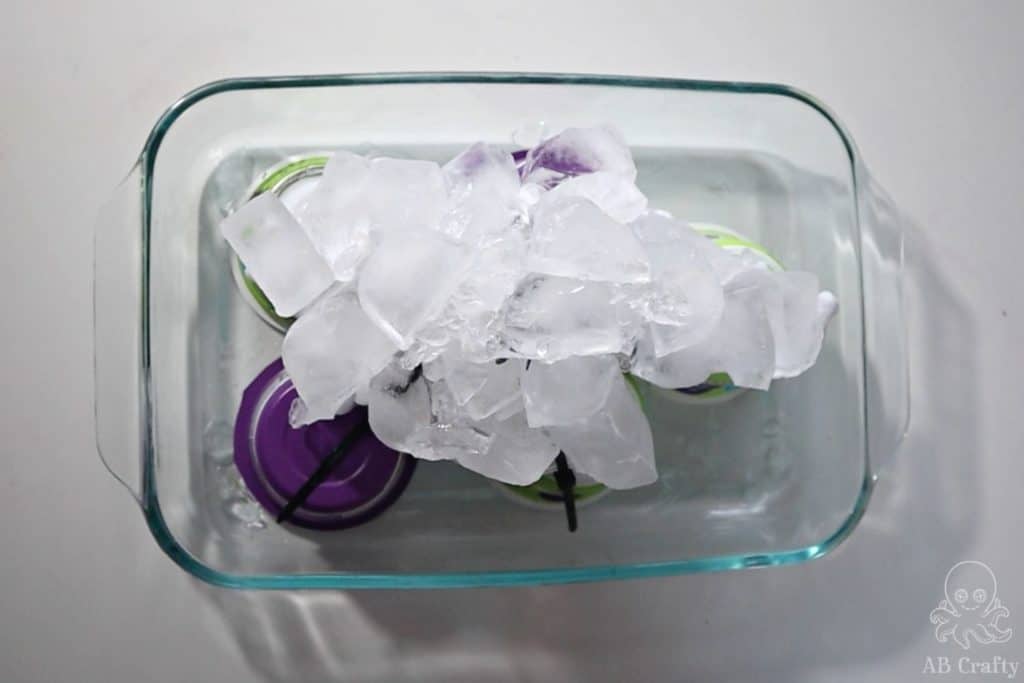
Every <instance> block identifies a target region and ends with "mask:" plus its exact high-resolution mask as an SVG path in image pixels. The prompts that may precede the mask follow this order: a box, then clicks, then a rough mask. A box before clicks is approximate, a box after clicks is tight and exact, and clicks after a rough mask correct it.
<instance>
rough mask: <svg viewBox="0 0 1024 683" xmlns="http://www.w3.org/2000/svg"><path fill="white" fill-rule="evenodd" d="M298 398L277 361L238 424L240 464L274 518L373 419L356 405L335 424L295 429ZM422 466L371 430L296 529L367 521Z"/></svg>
mask: <svg viewBox="0 0 1024 683" xmlns="http://www.w3.org/2000/svg"><path fill="white" fill-rule="evenodd" d="M297 396H298V393H297V392H296V391H295V387H294V386H292V382H291V380H290V379H288V376H287V374H285V371H284V363H282V362H281V360H280V359H278V360H276V361H274V362H273V363H271V364H270V365H268V366H267V367H266V368H265V369H264V370H263V371H262V372H261V373H260V374H259V375H257V377H256V379H254V380H253V381H252V382H251V383H250V384H249V386H248V387H246V389H245V391H244V392H243V393H242V403H241V405H240V406H239V409H238V416H237V417H236V418H235V465H236V466H237V467H238V471H239V473H240V474H241V475H242V480H243V481H244V482H245V485H246V486H247V487H248V488H249V491H250V492H251V493H252V495H253V497H254V498H256V500H257V501H259V503H260V505H262V506H263V507H264V508H266V509H267V510H268V511H269V512H270V513H271V514H272V515H273V516H274V517H276V516H277V514H278V513H279V512H280V511H281V509H282V508H283V507H284V506H285V504H286V502H287V501H288V499H289V498H291V497H292V496H293V495H295V493H296V492H297V491H298V490H299V488H300V487H301V486H302V485H303V484H304V483H305V482H306V480H307V479H309V477H310V475H312V474H313V472H314V471H315V470H316V468H317V466H318V465H319V464H320V461H321V460H322V459H323V458H325V457H326V456H327V455H329V454H330V453H331V452H332V451H333V450H334V449H335V448H336V447H337V446H338V444H340V443H341V441H342V440H343V439H344V438H345V436H346V435H347V434H348V433H349V432H351V431H352V430H353V428H355V427H356V426H358V425H359V424H360V423H361V422H363V421H365V420H366V408H364V407H363V406H355V407H354V408H353V409H352V410H350V411H349V412H347V413H345V414H344V415H339V416H338V417H336V418H334V419H333V420H323V421H320V422H315V423H313V424H311V425H307V426H305V427H300V428H298V429H293V428H292V427H291V425H290V424H289V423H288V413H289V411H290V410H291V406H292V402H293V401H294V400H295V398H296V397H297ZM415 464H416V461H415V459H414V458H412V457H410V456H408V455H405V454H402V453H399V452H397V451H395V450H392V449H390V448H388V447H387V446H385V445H384V444H383V443H381V442H380V441H379V440H378V439H377V438H376V437H375V436H374V435H373V432H371V431H369V430H367V431H366V432H365V434H364V435H363V436H362V437H361V438H359V439H358V440H357V441H356V442H355V443H354V444H353V445H352V446H351V449H350V452H349V453H348V454H346V455H345V457H344V458H343V459H342V462H341V464H340V465H339V466H338V467H337V469H335V471H334V472H332V473H331V474H330V476H328V478H327V480H326V481H324V483H323V484H321V485H320V486H319V487H317V489H316V490H315V491H313V493H311V494H310V495H309V497H308V498H307V499H306V501H305V502H304V503H303V504H302V506H301V507H300V508H298V509H297V510H296V511H295V514H294V515H293V516H292V518H291V519H290V520H289V523H290V524H295V525H298V526H303V527H307V528H310V529H344V528H346V527H351V526H355V525H357V524H362V523H364V522H368V521H369V520H371V519H373V518H374V517H376V516H377V515H379V514H380V513H382V512H383V511H384V510H386V509H387V508H388V507H389V506H390V505H391V504H392V503H394V502H395V500H397V499H398V497H399V496H400V495H401V494H402V491H403V490H404V489H405V487H406V485H407V484H408V483H409V479H410V478H411V476H412V472H413V469H414V468H415Z"/></svg>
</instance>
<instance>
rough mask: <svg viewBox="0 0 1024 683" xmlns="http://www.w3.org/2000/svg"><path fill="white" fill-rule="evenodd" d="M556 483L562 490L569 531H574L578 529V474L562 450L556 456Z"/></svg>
mask: <svg viewBox="0 0 1024 683" xmlns="http://www.w3.org/2000/svg"><path fill="white" fill-rule="evenodd" d="M555 483H556V484H558V490H559V491H561V492H562V502H563V503H564V504H565V519H566V521H568V523H569V531H570V532H574V531H576V475H575V474H574V473H573V471H572V468H571V467H569V461H568V460H566V459H565V453H563V452H561V451H559V453H558V457H557V458H555Z"/></svg>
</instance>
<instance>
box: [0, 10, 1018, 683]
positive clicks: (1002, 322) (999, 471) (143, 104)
mask: <svg viewBox="0 0 1024 683" xmlns="http://www.w3.org/2000/svg"><path fill="white" fill-rule="evenodd" d="M12 4H13V6H12ZM144 4H148V3H139V2H129V1H127V0H117V1H110V0H107V1H103V2H99V1H92V2H86V1H83V2H72V1H71V0H65V1H63V2H59V1H57V0H36V1H35V2H27V1H25V2H14V3H12V2H11V0H6V2H5V3H4V5H5V7H4V11H3V12H2V13H0V16H2V17H3V18H2V20H0V86H2V90H0V93H2V94H0V219H2V220H0V236H2V242H0V292H2V295H3V302H4V308H3V324H2V328H0V329H2V334H0V364H2V375H0V376H2V380H0V387H2V391H3V397H2V398H0V410H2V414H0V425H2V440H0V444H2V446H0V681H3V682H4V683H22V682H28V681H40V682H44V683H61V682H64V681H68V682H73V683H90V682H93V681H95V682H97V683H120V682H122V681H124V682H128V681H132V682H135V681H154V682H157V681H159V682H165V681H167V682H179V681H218V682H220V683H231V682H233V681H252V680H256V681H260V680H268V681H327V680H350V681H387V682H389V683H390V682H392V681H404V680H417V681H419V680H424V681H441V682H444V683H450V682H459V681H466V682H472V683H482V682H489V681H513V680H531V681H543V682H548V681H619V680H629V681H675V680H758V681H821V680H825V681H867V680H871V681H905V680H913V679H916V678H917V677H918V676H919V675H920V672H921V670H922V668H923V666H924V661H925V657H926V656H929V655H931V656H938V655H947V656H953V657H956V656H958V655H959V654H961V653H960V652H959V651H958V650H956V647H955V646H951V645H950V644H948V643H947V644H946V645H940V644H939V643H937V642H936V641H935V638H934V637H933V634H932V629H931V625H930V624H929V623H928V613H929V611H930V610H931V609H932V608H933V607H935V605H936V604H937V602H938V601H939V600H940V598H941V597H942V582H943V578H944V576H945V574H946V571H947V570H948V569H949V567H950V566H951V565H952V564H953V563H954V562H956V561H958V560H960V559H965V558H975V559H979V560H983V561H985V562H987V563H988V564H989V565H990V566H991V567H992V568H993V570H994V571H995V573H996V575H997V576H998V577H999V579H1000V586H999V596H1000V598H1001V599H1002V601H1003V603H1004V604H1005V605H1006V606H1008V607H1009V608H1010V612H1011V618H1010V624H1011V625H1016V626H1017V628H1018V633H1017V635H1016V637H1015V638H1014V639H1013V640H1011V641H1010V642H1009V643H1008V644H1006V645H1004V646H1000V647H996V646H991V647H989V648H977V647H975V648H974V649H972V651H971V653H970V654H971V655H972V656H974V657H976V658H985V657H988V658H991V657H992V656H993V655H995V654H999V655H1000V656H1003V657H1006V658H1009V659H1011V660H1024V553H1022V551H1021V548H1020V543H1021V539H1022V534H1021V528H1022V526H1024V513H1022V510H1024V489H1022V485H1024V464H1022V457H1024V453H1022V452H1021V446H1022V443H1024V439H1022V437H1024V412H1022V410H1021V409H1022V406H1024V403H1022V400H1021V398H1022V389H1021V387H1022V386H1024V362H1022V360H1021V354H1022V349H1024V344H1022V342H1024V304H1022V288H1021V286H1020V284H1019V283H1020V281H1021V278H1022V277H1024V274H1022V273H1021V269H1020V266H1019V263H1020V262H1021V258H1022V255H1024V233H1022V220H1021V219H1022V216H1024V187H1022V181H1024V144H1022V143H1024V129H1022V124H1024V75H1022V69H1024V47H1022V46H1024V40H1022V37H1021V33H1022V28H1024V2H1019V1H1015V0H1009V1H1007V2H996V1H995V0H975V1H974V2H967V1H964V2H938V1H922V2H891V1H890V0H881V1H876V0H871V1H866V0H859V1H858V2H843V3H822V2H811V1H809V2H786V3H781V4H779V3H767V2H764V3H761V2H751V3H749V4H748V3H733V2H725V1H721V0H716V1H715V2H702V3H699V4H693V5H687V4H685V3H680V2H669V1H664V2H645V1H641V0H614V1H613V2H598V1H595V0H590V1H589V2H579V3H572V4H569V3H559V2H541V3H528V2H522V1H520V0H516V1H513V2H501V3H495V4H493V5H491V4H490V3H487V2H484V1H483V0H478V1H477V2H473V3H465V4H455V3H437V2H433V3H431V2H408V3H402V4H395V3H392V4H389V5H388V6H387V7H385V3H374V2H363V3H358V4H356V3H343V2H339V1H338V0H332V1H331V2H308V3H299V2H295V3H290V2H273V3H269V2H267V3H264V2H258V1H256V0H248V1H247V2H219V3H218V2H213V1H211V0H177V1H174V2H163V3H157V4H152V5H149V6H147V7H143V5H144ZM431 69H437V70H444V69H473V70H486V69H497V70H537V71H579V72H599V73H600V72H604V73H626V74H637V75H652V76H653V75H663V76H681V77H690V78H715V79H730V80H733V79H734V80H767V81H781V82H786V83H790V84H793V85H796V86H798V87H801V88H804V89H806V90H809V91H810V92H812V93H814V94H815V95H817V96H819V97H820V98H822V99H823V100H824V101H825V102H826V103H827V104H828V105H830V106H831V107H832V108H833V109H834V110H835V111H836V112H838V114H839V116H840V118H841V119H842V120H843V121H844V122H845V123H846V124H847V126H848V127H849V129H850V131H851V132H852V133H853V136H854V138H855V139H856V140H857V141H858V143H859V145H860V148H861V150H862V152H863V153H864V155H865V157H866V159H867V161H868V163H869V165H870V166H871V167H872V169H873V170H874V172H875V173H876V175H877V177H878V178H879V180H880V181H881V183H882V184H883V185H884V186H885V187H887V188H888V190H889V191H890V193H891V194H892V195H893V197H894V198H895V200H896V201H897V203H899V204H900V205H901V207H902V208H903V209H904V210H905V211H906V212H907V213H908V214H909V215H910V216H911V217H912V218H913V219H914V221H915V223H916V225H917V227H916V229H915V230H914V233H913V234H912V235H911V238H910V243H909V246H908V253H909V258H910V262H911V263H910V268H909V270H908V282H909V285H908V286H909V299H910V304H911V306H912V310H911V313H910V316H909V323H910V348H911V360H912V373H913V402H914V405H913V419H912V430H911V435H910V437H909V439H908V441H907V442H906V444H905V447H904V448H903V450H902V452H901V453H900V454H899V457H898V459H897V460H896V463H895V466H894V467H893V468H892V470H891V471H890V472H889V473H888V476H887V478H886V479H885V480H884V481H883V482H882V483H881V484H880V485H879V487H878V490H877V494H876V496H875V498H874V500H873V501H872V504H871V508H870V510H869V512H868V514H867V517H866V519H865V520H864V521H863V523H862V525H861V527H860V528H859V529H858V530H857V531H856V532H855V533H854V535H853V536H852V538H851V539H850V540H849V541H848V542H847V543H846V544H845V545H843V546H842V547H841V548H840V549H839V550H838V551H837V552H836V553H834V554H833V555H831V556H829V557H827V558H825V559H823V560H820V561H817V562H813V563H810V564H807V565H804V566H801V567H795V568H783V569H765V570H757V571H746V572H739V573H729V574H722V575H712V576H682V577H675V578H668V579H660V580H647V581H633V582H622V583H605V584H591V585H580V586H568V587H544V588H523V589H498V590H464V591H448V592H404V593H398V592H362V593H340V592H331V593H304V594H300V595H288V594H275V593H260V594H250V593H244V592H232V591H225V590H217V589H213V588H209V587H206V586H203V585H200V584H199V583H197V582H196V581H194V580H192V579H190V578H189V577H188V576H186V575H185V574H184V573H183V572H182V571H181V570H179V569H178V568H177V567H176V566H175V565H173V564H172V563H171V562H170V561H169V560H168V559H167V558H166V557H164V556H163V554H162V553H161V552H160V550H159V549H158V548H157V547H156V545H155V544H154V543H153V541H152V540H151V538H150V537H149V534H148V532H147V530H146V528H145V525H144V523H143V520H142V517H141V515H140V514H139V512H138V510H137V509H136V508H135V506H134V505H133V503H132V501H131V500H130V498H129V496H128V495H127V494H126V493H125V492H124V491H123V489H121V488H120V487H119V486H118V485H116V484H115V482H114V481H113V480H112V479H111V478H110V477H109V476H108V475H107V474H106V472H105V471H104V470H103V468H102V467H101V465H100V463H99V460H98V459H97V457H96V455H95V451H94V448H93V426H92V424H93V423H92V399H91V392H92V366H91V355H92V348H91V347H92V344H91V340H90V335H91V331H90V330H91V315H92V313H91V302H90V278H91V274H90V270H91V263H90V262H91V232H92V221H93V218H94V216H95V212H96V208H97V206H98V205H99V204H100V203H101V202H102V201H103V200H104V199H105V198H106V196H107V195H108V193H109V192H110V191H111V190H112V188H113V187H114V186H115V185H116V183H117V182H118V181H119V180H120V179H121V177H122V176H123V174H124V173H125V172H126V171H127V169H128V167H129V166H130V165H131V163H132V161H133V159H134V156H135V154H136V153H137V151H138V149H140V147H141V144H142V142H143V140H144V138H145V136H146V134H147V132H148V130H149V128H150V126H151V125H152V124H153V122H154V121H155V120H156V118H157V116H158V115H159V114H160V112H161V111H162V110H163V109H164V108H165V107H166V106H167V105H169V104H170V103H171V102H172V101H174V100H175V99H176V98H177V97H178V96H180V95H181V94H182V93H184V92H185V91H187V90H189V89H191V88H192V87H194V86H196V85H199V84H201V83H204V82H206V81H209V80H212V79H216V78H221V77H225V76H240V75H270V74H292V73H314V72H318V73H328V72H361V71H378V70H431ZM954 662H955V660H954ZM1018 676H1020V677H1024V671H1022V672H1021V673H1019V674H1018ZM952 678H953V676H947V677H944V679H945V680H950V679H952ZM974 680H980V679H978V678H974Z"/></svg>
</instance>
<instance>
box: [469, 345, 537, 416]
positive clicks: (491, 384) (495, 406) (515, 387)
mask: <svg viewBox="0 0 1024 683" xmlns="http://www.w3.org/2000/svg"><path fill="white" fill-rule="evenodd" d="M482 367H483V368H484V369H485V371H486V379H485V380H484V382H483V384H481V385H480V388H479V389H477V390H476V392H475V393H474V394H473V395H472V396H471V397H470V398H469V400H467V401H466V404H465V410H466V414H467V415H468V416H469V417H470V418H472V419H474V420H482V419H484V418H487V417H490V416H492V415H497V414H501V415H505V414H506V411H507V409H508V408H509V407H511V406H516V405H518V406H519V408H518V410H522V404H523V399H522V393H521V390H520V370H521V368H522V367H523V361H521V360H519V359H514V358H509V359H498V360H496V361H493V362H491V363H487V364H485V365H483V366H482ZM518 410H517V411H515V412H518Z"/></svg>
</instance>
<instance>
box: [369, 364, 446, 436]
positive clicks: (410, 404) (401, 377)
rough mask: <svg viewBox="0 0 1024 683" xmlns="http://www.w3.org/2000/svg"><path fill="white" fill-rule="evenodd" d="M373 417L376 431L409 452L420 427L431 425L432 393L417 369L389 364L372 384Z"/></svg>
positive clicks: (371, 405)
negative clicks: (414, 370)
mask: <svg viewBox="0 0 1024 683" xmlns="http://www.w3.org/2000/svg"><path fill="white" fill-rule="evenodd" d="M368 404H369V420H370V428H371V429H372V430H373V433H374V434H375V435H376V436H377V438H378V439H380V440H381V441H382V442H383V443H384V444H386V445H387V446H389V447H390V448H393V449H395V450H396V451H402V452H408V450H409V449H410V447H411V445H412V441H411V438H412V436H413V434H415V433H416V431H417V430H420V429H424V428H426V427H428V426H429V425H430V419H431V414H430V394H429V392H428V389H427V381H426V379H425V378H424V377H423V376H422V375H420V374H419V373H417V372H410V371H406V370H402V369H401V368H398V367H395V366H389V367H387V368H385V369H384V370H383V371H381V373H380V374H378V375H377V376H376V377H374V379H373V381H372V382H371V383H370V389H369V401H368Z"/></svg>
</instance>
